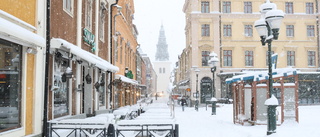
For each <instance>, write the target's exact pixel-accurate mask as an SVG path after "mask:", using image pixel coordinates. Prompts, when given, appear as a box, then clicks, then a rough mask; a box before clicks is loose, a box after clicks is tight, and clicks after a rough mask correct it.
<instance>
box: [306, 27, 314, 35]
mask: <svg viewBox="0 0 320 137" xmlns="http://www.w3.org/2000/svg"><path fill="white" fill-rule="evenodd" d="M307 36H308V37H314V25H307Z"/></svg>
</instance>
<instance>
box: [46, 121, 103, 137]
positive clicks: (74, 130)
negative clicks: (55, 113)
mask: <svg viewBox="0 0 320 137" xmlns="http://www.w3.org/2000/svg"><path fill="white" fill-rule="evenodd" d="M107 127H108V126H107V125H105V124H101V123H77V122H75V123H69V122H68V123H61V122H50V123H49V137H89V136H90V137H106V136H108V132H107Z"/></svg>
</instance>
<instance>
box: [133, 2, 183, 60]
mask: <svg viewBox="0 0 320 137" xmlns="http://www.w3.org/2000/svg"><path fill="white" fill-rule="evenodd" d="M184 2H185V0H134V6H135V14H134V24H135V25H136V26H137V29H138V32H139V36H138V43H139V44H140V45H141V48H142V50H143V52H144V53H146V54H147V55H148V56H149V57H150V59H151V61H152V62H153V61H155V54H156V50H157V43H158V37H159V31H160V27H161V23H163V26H164V29H165V35H166V38H167V44H168V51H169V56H170V61H172V63H175V62H176V61H178V55H180V54H181V52H182V50H183V48H184V47H185V33H184V27H185V14H184V13H183V11H182V8H183V4H184Z"/></svg>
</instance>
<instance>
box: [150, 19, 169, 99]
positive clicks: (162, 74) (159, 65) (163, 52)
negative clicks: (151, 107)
mask: <svg viewBox="0 0 320 137" xmlns="http://www.w3.org/2000/svg"><path fill="white" fill-rule="evenodd" d="M153 65H154V70H155V72H156V74H157V88H156V92H157V93H154V95H155V94H157V95H158V96H159V95H160V96H167V95H169V94H168V92H171V91H170V90H169V84H170V74H171V62H170V61H169V52H168V44H167V41H166V36H165V31H164V27H163V25H161V28H160V32H159V38H158V44H157V52H156V61H155V62H153Z"/></svg>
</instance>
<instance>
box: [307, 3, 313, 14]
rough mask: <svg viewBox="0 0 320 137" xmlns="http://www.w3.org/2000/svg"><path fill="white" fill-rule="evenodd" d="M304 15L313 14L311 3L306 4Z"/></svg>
mask: <svg viewBox="0 0 320 137" xmlns="http://www.w3.org/2000/svg"><path fill="white" fill-rule="evenodd" d="M306 13H307V14H313V2H307V3H306Z"/></svg>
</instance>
